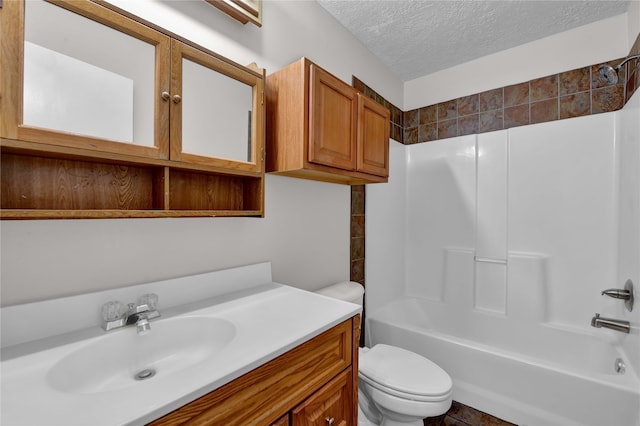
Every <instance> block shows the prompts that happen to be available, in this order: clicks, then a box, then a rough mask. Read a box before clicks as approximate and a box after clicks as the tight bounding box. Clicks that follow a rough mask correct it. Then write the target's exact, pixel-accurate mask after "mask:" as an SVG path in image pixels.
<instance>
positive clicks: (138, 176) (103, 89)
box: [0, 0, 265, 218]
mask: <svg viewBox="0 0 640 426" xmlns="http://www.w3.org/2000/svg"><path fill="white" fill-rule="evenodd" d="M0 20H1V23H2V27H1V32H2V61H1V62H0V71H1V74H0V90H1V93H2V96H1V97H0V138H1V139H0V148H1V149H2V157H1V158H2V194H1V195H2V210H1V211H0V214H1V216H2V218H40V217H42V218H47V217H56V218H64V217H79V218H82V217H87V218H90V217H154V216H262V215H263V212H264V208H263V198H264V107H263V98H264V79H265V73H264V70H262V69H259V68H257V67H255V66H251V67H244V66H241V65H239V64H236V63H234V62H232V61H230V60H228V59H226V58H224V57H221V56H219V55H217V54H216V53H214V52H211V51H210V50H207V49H205V48H203V47H201V46H198V45H196V44H194V43H192V42H190V41H188V40H186V39H184V38H181V37H179V36H177V35H175V34H172V33H170V32H168V31H166V30H164V29H162V28H159V27H157V26H155V25H153V24H150V23H148V22H146V21H144V20H142V19H140V18H138V17H136V16H133V15H131V14H128V13H125V12H123V11H121V10H120V9H117V8H115V7H113V6H111V5H109V4H108V3H104V2H94V1H90V0H73V1H66V0H51V1H43V0H29V1H26V2H25V1H22V0H15V1H10V2H5V4H4V7H2V8H0Z"/></svg>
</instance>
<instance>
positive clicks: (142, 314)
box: [102, 294, 160, 335]
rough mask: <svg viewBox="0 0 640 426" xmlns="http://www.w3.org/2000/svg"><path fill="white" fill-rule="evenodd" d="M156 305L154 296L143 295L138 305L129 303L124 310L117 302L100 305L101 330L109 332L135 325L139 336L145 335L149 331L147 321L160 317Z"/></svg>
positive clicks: (156, 298)
mask: <svg viewBox="0 0 640 426" xmlns="http://www.w3.org/2000/svg"><path fill="white" fill-rule="evenodd" d="M157 305H158V296H157V295H156V294H145V295H144V296H142V297H140V299H139V300H138V304H135V303H129V304H128V305H127V306H126V308H125V307H124V305H123V304H122V303H120V302H118V301H112V302H107V303H105V304H104V305H102V319H103V321H102V328H103V329H104V330H105V331H109V330H113V329H116V328H121V327H125V326H128V325H133V324H135V325H136V331H137V333H138V334H139V335H143V334H146V333H148V332H149V330H151V325H150V324H149V320H150V319H153V318H158V317H159V316H160V312H158V310H157Z"/></svg>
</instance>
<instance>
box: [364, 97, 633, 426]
mask: <svg viewBox="0 0 640 426" xmlns="http://www.w3.org/2000/svg"><path fill="white" fill-rule="evenodd" d="M639 102H640V97H639V96H638V95H637V94H636V96H635V97H634V99H632V100H631V101H630V102H629V103H628V104H627V106H626V107H625V108H624V109H623V110H621V111H618V112H612V113H603V114H598V115H591V116H587V117H579V118H574V119H570V120H561V121H552V122H547V123H541V124H537V125H531V126H523V127H516V128H511V129H508V130H500V131H495V132H488V133H483V134H478V135H467V136H461V137H455V138H450V139H447V140H439V141H433V142H430V143H428V144H416V145H409V146H406V145H400V144H394V145H393V146H392V149H391V151H390V152H391V155H392V159H391V165H392V167H395V169H394V170H392V173H391V175H392V176H397V175H402V176H404V177H403V178H401V179H398V180H390V182H389V184H388V185H386V186H385V187H379V188H373V187H368V188H367V198H366V202H367V209H366V211H367V222H366V230H367V232H366V237H367V246H366V249H367V263H366V277H367V290H368V291H367V312H368V319H367V324H366V325H367V327H366V329H365V330H366V331H365V332H366V334H367V339H368V343H369V344H375V343H387V344H392V345H396V346H400V347H405V348H406V349H409V350H412V351H415V352H418V353H420V354H421V355H424V356H426V357H427V358H429V359H431V360H433V361H434V362H436V363H438V364H439V365H441V366H442V368H443V369H444V370H445V371H447V372H448V373H449V374H450V375H451V376H452V378H453V380H454V395H453V397H454V400H456V401H460V402H461V403H464V404H468V405H470V406H472V407H474V408H476V409H479V410H482V411H484V412H488V413H490V414H492V415H495V416H497V417H499V418H502V419H505V420H508V421H511V422H514V423H517V424H545V425H548V424H556V425H563V424H583V425H590V424H591V425H601V424H616V425H630V426H631V425H637V424H639V423H640V412H639V407H640V404H639V402H640V378H639V376H638V372H640V354H639V353H638V350H639V349H638V347H640V330H639V329H638V324H639V323H640V315H639V313H638V311H636V309H634V311H633V312H629V311H627V310H626V309H625V307H624V303H623V302H621V301H620V300H617V299H612V298H609V297H606V296H602V295H601V292H602V290H605V289H607V288H621V287H622V286H624V282H625V281H626V280H627V279H629V278H631V279H632V280H633V281H634V283H636V282H637V281H638V276H639V275H640V265H639V263H640V224H639V223H638V222H639V221H638V217H640V179H639V178H638V172H637V170H638V165H640V148H639V146H640V123H639V122H638V119H637V117H638V116H639V115H638V114H640V105H638V103H639ZM398 193H401V194H403V197H404V199H403V201H402V202H400V203H399V202H398V200H397V198H398V195H397V194H398ZM397 234H401V235H403V236H404V238H403V239H402V241H400V242H398V239H389V238H387V236H388V235H397ZM385 265H401V266H400V268H399V269H401V270H400V271H399V272H398V273H397V277H399V278H398V279H396V280H395V281H396V282H390V278H389V277H390V276H391V275H392V274H391V273H389V272H388V271H386V267H385ZM403 277H404V279H403ZM397 281H400V282H397ZM596 312H599V313H600V314H601V315H602V316H603V317H605V316H606V317H610V318H615V319H619V320H625V321H629V322H630V323H631V333H630V334H628V335H627V334H624V333H620V332H617V331H614V330H607V329H602V328H593V327H591V324H590V322H591V318H592V317H593V316H594V315H595V313H596ZM618 360H621V361H622V363H624V364H625V367H626V372H625V373H624V374H620V373H618V372H616V362H619V361H618Z"/></svg>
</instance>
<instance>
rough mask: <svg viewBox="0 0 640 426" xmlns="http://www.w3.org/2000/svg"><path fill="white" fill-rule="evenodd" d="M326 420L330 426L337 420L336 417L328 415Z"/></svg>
mask: <svg viewBox="0 0 640 426" xmlns="http://www.w3.org/2000/svg"><path fill="white" fill-rule="evenodd" d="M325 421H326V422H327V425H328V426H333V423H334V422H335V421H336V419H334V418H333V417H326V418H325Z"/></svg>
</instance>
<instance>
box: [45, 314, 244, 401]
mask: <svg viewBox="0 0 640 426" xmlns="http://www.w3.org/2000/svg"><path fill="white" fill-rule="evenodd" d="M235 335H236V329H235V326H234V325H233V324H232V323H231V322H229V321H226V320H223V319H219V318H213V317H204V316H195V317H191V316H186V317H175V318H169V319H166V320H163V321H156V322H151V330H150V331H149V332H148V333H147V334H144V335H138V334H137V333H136V329H135V327H126V328H124V329H120V330H115V331H111V332H109V333H106V334H105V335H104V336H102V337H100V338H99V339H94V340H92V341H91V342H88V343H87V344H86V345H83V346H80V347H78V348H77V349H76V350H74V351H73V352H71V353H69V354H67V355H66V356H65V357H64V358H62V359H60V360H59V361H58V362H56V363H55V364H54V365H53V366H52V367H51V369H50V370H49V372H48V374H47V382H48V384H49V385H50V386H52V387H53V388H55V389H56V390H58V391H62V392H69V393H76V394H93V393H101V392H112V391H117V390H121V389H125V388H129V387H132V386H136V385H138V386H139V385H140V384H141V383H142V382H147V381H153V380H154V379H155V380H157V379H158V378H167V377H168V376H171V375H174V374H180V372H181V371H183V370H184V369H186V368H189V367H194V366H197V365H198V364H201V363H203V362H206V361H207V360H210V359H211V358H212V357H213V356H214V355H215V354H216V353H218V352H220V351H221V350H223V349H224V348H225V347H226V346H227V345H228V344H229V343H230V342H231V341H232V340H233V339H234V337H235Z"/></svg>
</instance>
